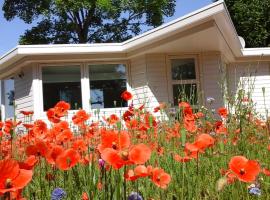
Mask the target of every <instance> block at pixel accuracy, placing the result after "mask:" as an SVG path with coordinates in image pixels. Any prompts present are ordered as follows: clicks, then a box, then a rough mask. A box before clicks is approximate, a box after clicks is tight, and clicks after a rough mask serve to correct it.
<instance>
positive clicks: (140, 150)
mask: <svg viewBox="0 0 270 200" xmlns="http://www.w3.org/2000/svg"><path fill="white" fill-rule="evenodd" d="M150 157H151V149H150V148H149V147H148V146H146V145H145V144H137V145H135V146H133V147H131V148H130V150H129V151H126V150H125V151H117V150H115V149H112V148H107V149H105V150H103V151H102V152H101V158H102V159H103V160H105V161H106V162H107V163H108V164H110V165H112V166H113V167H114V168H115V169H120V168H121V167H122V166H124V165H130V164H144V163H146V162H147V161H148V160H149V159H150Z"/></svg>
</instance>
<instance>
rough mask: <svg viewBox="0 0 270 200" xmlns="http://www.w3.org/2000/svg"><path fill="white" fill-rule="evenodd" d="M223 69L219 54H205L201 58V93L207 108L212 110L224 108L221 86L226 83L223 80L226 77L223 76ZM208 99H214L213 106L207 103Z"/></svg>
mask: <svg viewBox="0 0 270 200" xmlns="http://www.w3.org/2000/svg"><path fill="white" fill-rule="evenodd" d="M221 69H222V64H221V57H220V55H219V54H209V55H204V54H203V55H202V56H201V64H200V69H199V71H200V81H201V93H202V98H203V102H205V106H206V107H208V108H211V109H217V108H219V107H221V106H224V100H223V95H222V87H221V84H223V82H224V81H225V80H223V79H225V77H224V76H223V75H224V74H222V72H221ZM208 97H213V98H214V99H215V101H214V102H213V104H212V105H211V106H210V105H209V104H208V103H207V102H206V99H207V98H208Z"/></svg>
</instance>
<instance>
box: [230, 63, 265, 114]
mask: <svg viewBox="0 0 270 200" xmlns="http://www.w3.org/2000/svg"><path fill="white" fill-rule="evenodd" d="M228 85H229V91H230V93H231V95H232V96H234V97H236V96H237V92H238V91H239V89H244V90H245V93H246V94H247V93H249V92H250V94H251V98H252V101H253V103H254V104H255V107H256V110H257V111H258V112H259V114H261V115H262V117H263V118H264V116H265V109H268V110H270V63H269V62H262V63H237V64H231V65H230V66H229V67H228ZM263 87H264V88H265V98H264V95H263V90H262V88H263ZM264 101H265V103H266V105H264Z"/></svg>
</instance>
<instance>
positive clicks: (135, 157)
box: [129, 144, 151, 164]
mask: <svg viewBox="0 0 270 200" xmlns="http://www.w3.org/2000/svg"><path fill="white" fill-rule="evenodd" d="M150 157H151V149H150V148H149V147H148V146H146V145H145V144H137V145H135V146H133V147H132V148H131V149H130V151H129V160H130V161H132V162H133V163H135V164H144V163H146V162H147V161H148V160H149V159H150Z"/></svg>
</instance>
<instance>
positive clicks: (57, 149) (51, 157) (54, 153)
mask: <svg viewBox="0 0 270 200" xmlns="http://www.w3.org/2000/svg"><path fill="white" fill-rule="evenodd" d="M63 152H64V148H63V147H62V146H59V145H55V146H53V147H52V148H51V149H50V150H49V152H48V153H47V154H46V160H47V162H48V163H49V164H52V165H54V164H55V161H56V159H57V157H58V156H59V155H60V154H62V153H63Z"/></svg>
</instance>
